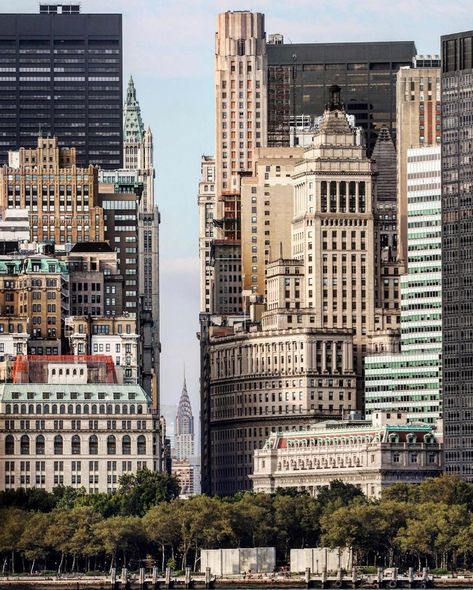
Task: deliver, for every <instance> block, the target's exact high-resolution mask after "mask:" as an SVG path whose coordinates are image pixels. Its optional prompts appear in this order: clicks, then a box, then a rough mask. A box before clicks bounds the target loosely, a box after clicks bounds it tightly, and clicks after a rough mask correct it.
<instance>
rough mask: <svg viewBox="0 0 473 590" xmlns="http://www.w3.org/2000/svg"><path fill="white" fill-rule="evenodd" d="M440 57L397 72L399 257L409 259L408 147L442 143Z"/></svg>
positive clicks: (424, 58) (417, 61)
mask: <svg viewBox="0 0 473 590" xmlns="http://www.w3.org/2000/svg"><path fill="white" fill-rule="evenodd" d="M440 116H441V111H440V57H439V56H438V55H431V56H424V55H418V56H416V57H415V58H414V60H413V67H402V68H401V69H400V70H399V71H398V73H397V84H396V119H397V152H398V160H397V177H398V188H397V194H398V205H397V208H398V215H399V223H398V245H399V257H400V259H401V260H403V261H404V263H406V259H407V239H408V238H407V150H408V149H409V148H416V147H423V146H429V145H433V146H435V145H440V137H441V122H440Z"/></svg>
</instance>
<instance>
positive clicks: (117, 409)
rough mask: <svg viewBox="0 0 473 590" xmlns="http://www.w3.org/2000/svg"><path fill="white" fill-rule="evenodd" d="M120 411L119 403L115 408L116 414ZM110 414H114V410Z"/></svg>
mask: <svg viewBox="0 0 473 590" xmlns="http://www.w3.org/2000/svg"><path fill="white" fill-rule="evenodd" d="M119 413H120V406H119V405H117V406H116V408H115V414H119ZM110 414H113V412H110Z"/></svg>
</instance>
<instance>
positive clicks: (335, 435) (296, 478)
mask: <svg viewBox="0 0 473 590" xmlns="http://www.w3.org/2000/svg"><path fill="white" fill-rule="evenodd" d="M442 448H443V444H442V439H441V436H440V434H439V433H438V432H437V431H436V430H435V429H434V427H433V426H432V425H429V424H424V423H415V424H408V423H407V418H406V416H405V415H404V414H401V413H396V412H393V413H389V412H388V413H381V412H380V413H375V414H373V416H372V417H371V418H370V419H369V420H360V419H350V420H340V421H327V422H320V423H318V424H314V425H312V426H311V427H310V428H308V429H307V430H304V431H303V432H277V433H273V434H271V435H270V436H269V437H268V439H267V441H266V443H265V445H264V447H263V448H262V449H261V450H256V451H255V453H254V455H255V467H254V471H253V474H252V475H251V479H252V482H253V489H254V491H255V492H265V493H274V492H275V491H276V490H277V489H278V488H295V489H297V490H301V491H307V492H309V493H310V494H312V495H317V493H318V491H319V490H320V488H322V487H325V486H329V485H330V482H331V481H333V480H334V479H338V480H341V481H343V482H344V483H349V484H352V485H355V486H357V487H359V488H360V489H361V490H362V491H363V493H364V494H365V495H367V496H368V497H369V498H376V497H379V496H380V495H381V492H382V491H383V489H385V488H386V487H388V486H390V485H392V484H394V483H408V484H414V483H420V482H421V481H422V480H423V479H425V478H427V477H434V476H436V475H440V473H441V472H442Z"/></svg>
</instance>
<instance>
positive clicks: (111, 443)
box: [107, 434, 117, 455]
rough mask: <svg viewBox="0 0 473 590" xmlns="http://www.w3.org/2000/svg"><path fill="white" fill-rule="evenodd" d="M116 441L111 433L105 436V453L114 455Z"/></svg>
mask: <svg viewBox="0 0 473 590" xmlns="http://www.w3.org/2000/svg"><path fill="white" fill-rule="evenodd" d="M116 453H117V441H116V438H115V437H114V435H113V434H111V435H110V436H108V437H107V455H116Z"/></svg>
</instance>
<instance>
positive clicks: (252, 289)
mask: <svg viewBox="0 0 473 590" xmlns="http://www.w3.org/2000/svg"><path fill="white" fill-rule="evenodd" d="M303 152H304V150H303V148H298V147H296V148H256V150H255V161H254V164H253V174H252V175H251V176H245V177H244V178H242V181H241V260H242V288H243V290H244V292H245V293H251V294H257V295H261V296H264V295H265V293H266V284H265V281H266V277H265V269H266V265H267V264H268V263H269V262H270V261H272V260H274V259H275V258H276V257H281V258H290V256H291V223H292V216H293V210H294V198H293V191H294V189H293V181H292V175H293V173H294V167H295V165H296V162H297V161H298V160H299V159H301V158H302V157H303Z"/></svg>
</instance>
